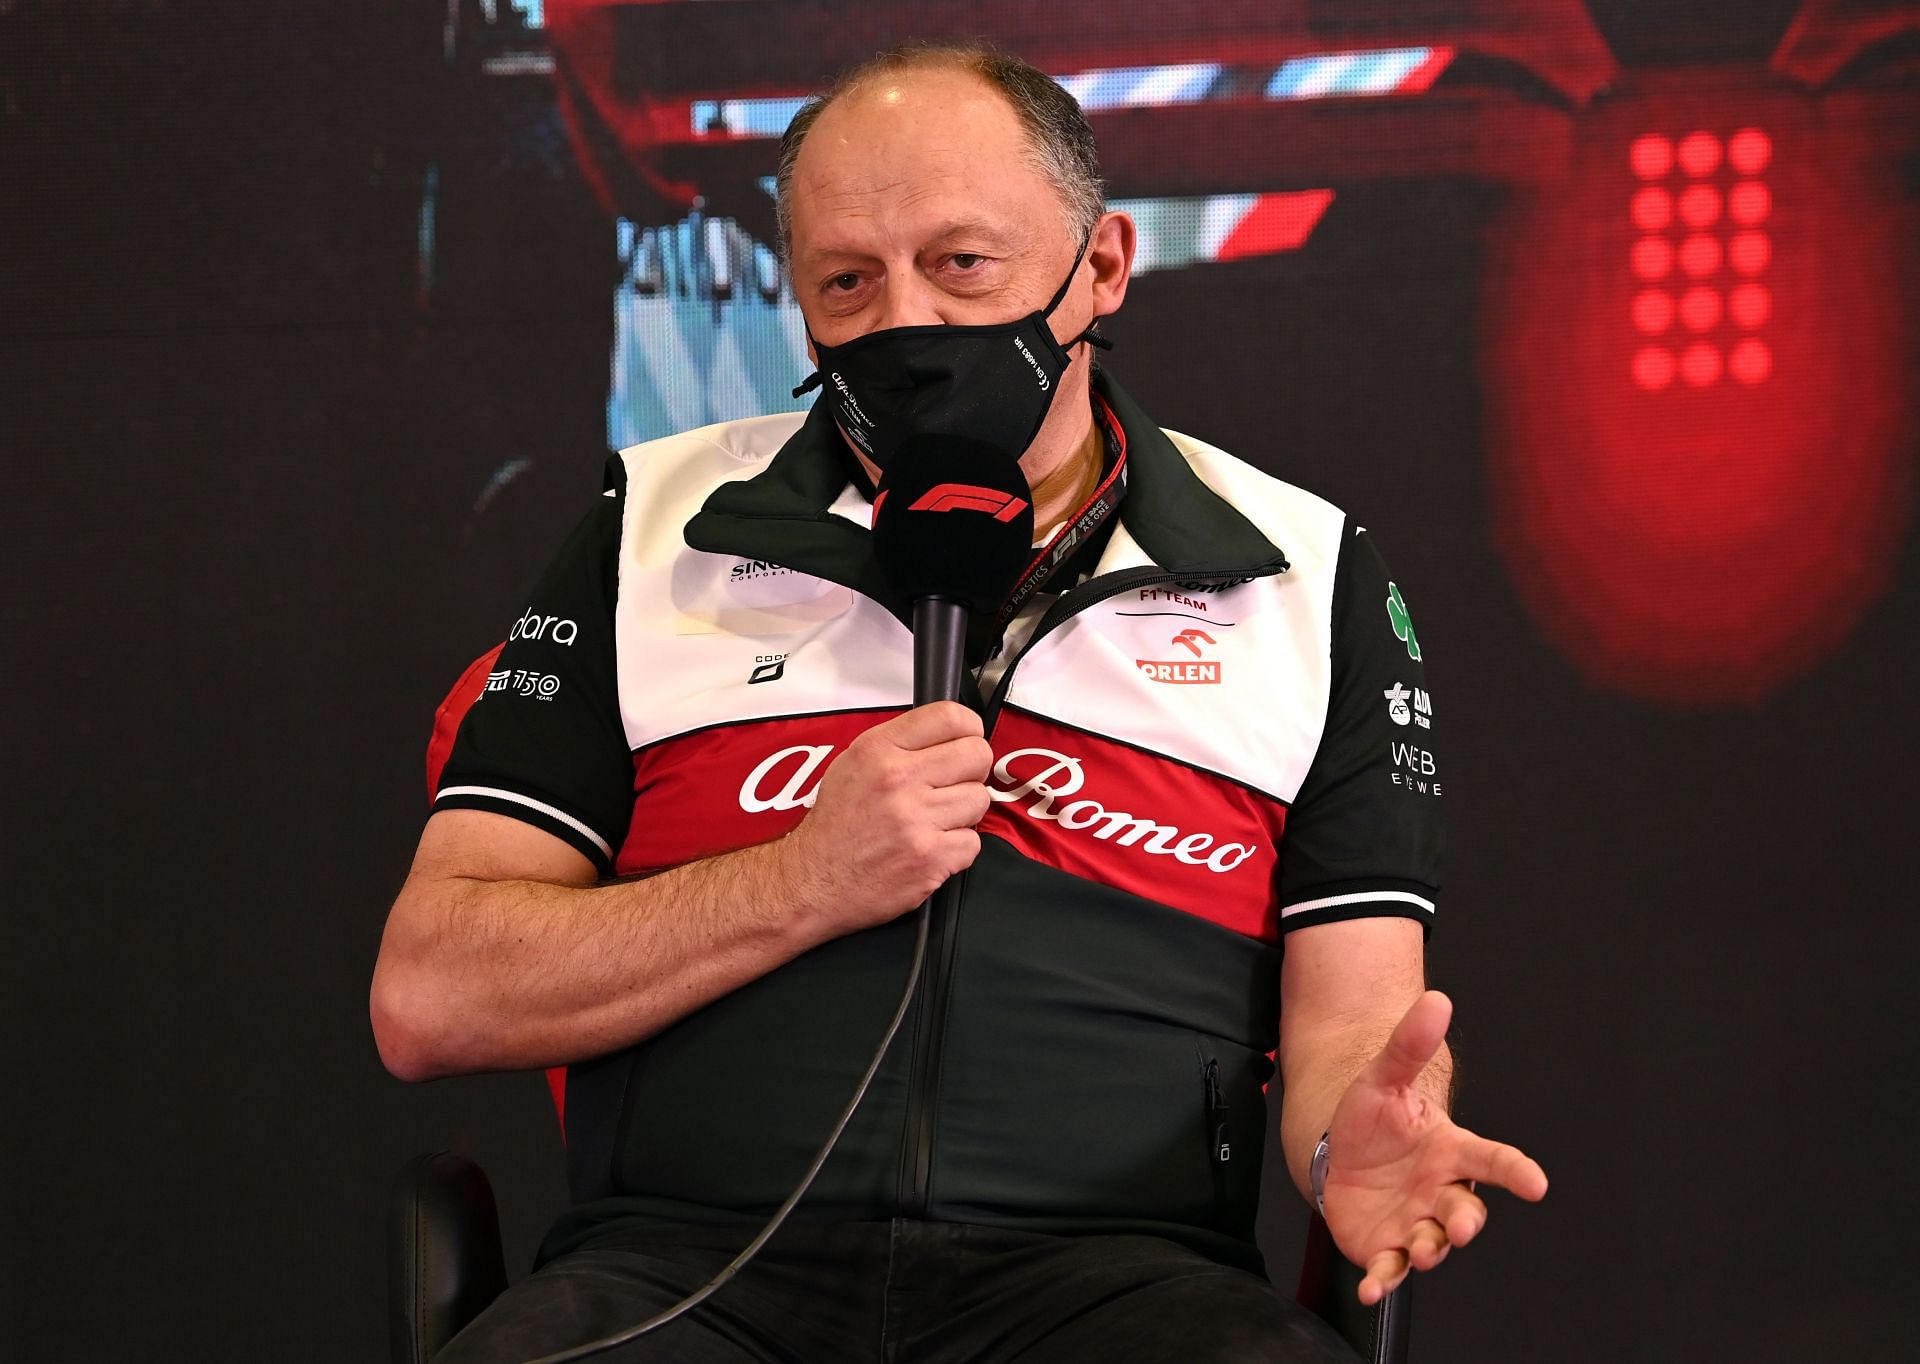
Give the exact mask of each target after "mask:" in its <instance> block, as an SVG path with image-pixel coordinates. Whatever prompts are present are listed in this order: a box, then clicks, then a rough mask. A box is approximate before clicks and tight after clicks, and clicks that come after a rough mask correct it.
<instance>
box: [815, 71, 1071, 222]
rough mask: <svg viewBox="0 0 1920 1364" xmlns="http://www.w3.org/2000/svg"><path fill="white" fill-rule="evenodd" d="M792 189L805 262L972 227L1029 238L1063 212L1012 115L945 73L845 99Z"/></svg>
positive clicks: (879, 82) (966, 79)
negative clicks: (950, 228)
mask: <svg viewBox="0 0 1920 1364" xmlns="http://www.w3.org/2000/svg"><path fill="white" fill-rule="evenodd" d="M790 192H791V195H792V199H791V205H790V207H791V211H792V222H793V246H794V252H795V254H796V255H806V254H817V253H820V252H826V251H834V250H871V249H875V248H876V246H877V245H878V244H880V243H881V242H882V241H883V240H884V241H885V242H887V243H890V244H894V245H898V244H900V241H901V240H903V239H906V238H912V237H916V236H924V235H926V234H931V233H937V232H939V231H941V230H943V229H944V228H946V227H948V226H951V225H952V224H953V223H956V222H962V221H964V222H970V223H976V224H981V225H986V226H996V225H997V226H998V227H999V228H1000V229H1001V230H1003V231H1004V232H1006V233H1008V234H1009V235H1018V236H1026V235H1031V234H1032V233H1034V232H1035V231H1037V230H1040V229H1042V228H1043V227H1044V226H1045V225H1046V224H1047V223H1049V222H1054V221H1057V220H1058V219H1059V214H1060V206H1059V198H1058V192H1057V191H1056V190H1055V189H1054V187H1053V186H1052V184H1051V183H1050V182H1049V181H1048V180H1047V179H1046V177H1045V176H1043V175H1042V174H1041V173H1040V172H1039V170H1038V169H1037V168H1036V167H1035V165H1034V164H1033V156H1032V152H1031V147H1030V144H1029V142H1028V139H1027V135H1026V130H1025V129H1024V128H1023V127H1022V125H1021V123H1020V118H1019V115H1018V114H1016V113H1015V112H1014V110H1013V106H1012V105H1010V104H1009V103H1008V102H1007V100H1006V98H1005V97H1004V96H1002V95H1001V94H1000V93H999V91H997V90H996V89H994V88H993V87H992V86H991V85H989V84H988V83H987V82H986V81H984V80H982V79H981V78H980V77H978V76H976V75H974V74H973V73H971V72H966V71H953V70H947V69H931V70H907V71H902V72H896V73H893V74H891V75H885V76H879V77H875V78H872V79H870V80H868V81H865V82H862V83H861V84H860V85H857V86H855V87H854V88H853V89H851V90H849V91H847V92H846V93H845V94H843V95H841V96H840V97H839V98H838V99H836V100H835V101H834V102H833V104H832V105H830V106H829V107H828V108H827V109H826V110H825V111H824V112H823V113H822V114H821V115H820V118H819V120H818V122H816V123H815V124H814V126H813V128H812V130H811V131H810V132H809V133H808V134H807V139H806V141H805V142H804V143H802V144H801V147H800V154H799V156H798V158H797V159H796V160H795V162H794V173H793V183H792V187H791V191H790Z"/></svg>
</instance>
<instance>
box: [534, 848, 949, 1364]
mask: <svg viewBox="0 0 1920 1364" xmlns="http://www.w3.org/2000/svg"><path fill="white" fill-rule="evenodd" d="M956 879H957V878H956ZM953 884H956V881H955V880H949V881H948V882H947V883H946V884H945V885H942V886H941V887H940V890H936V891H935V892H934V893H933V895H929V896H928V897H927V898H926V899H925V900H923V901H921V902H920V909H919V912H918V916H917V917H918V919H919V924H918V927H917V928H916V930H915V932H914V938H913V962H912V964H911V965H909V966H908V968H907V988H906V989H905V990H903V991H902V992H901V994H900V1004H899V1006H898V1007H897V1008H895V1009H894V1011H893V1021H892V1022H890V1023H888V1024H887V1031H886V1033H885V1035H884V1036H882V1037H881V1039H880V1045H879V1046H878V1047H876V1048H875V1049H874V1052H873V1059H872V1060H871V1061H869V1062H867V1073H866V1074H864V1075H862V1076H861V1077H860V1084H859V1087H858V1088H856V1089H855V1090H854V1091H853V1097H852V1098H851V1099H849V1100H848V1101H847V1106H846V1108H845V1109H843V1110H842V1111H841V1113H840V1119H839V1121H838V1122H836V1123H834V1125H833V1131H832V1132H830V1133H828V1134H827V1141H826V1144H825V1145H824V1146H822V1147H821V1148H820V1152H819V1154H818V1155H816V1156H814V1158H813V1164H811V1165H810V1166H808V1167H807V1173H806V1175H805V1176H804V1177H802V1179H801V1180H800V1183H799V1184H798V1185H797V1186H796V1187H795V1188H794V1191H793V1192H792V1193H790V1194H788V1195H787V1201H786V1202H784V1203H782V1204H781V1205H780V1207H779V1208H778V1209H777V1210H776V1211H775V1212H774V1214H773V1216H772V1217H771V1218H769V1219H768V1220H767V1224H766V1225H765V1226H764V1227H762V1228H760V1234H759V1235H757V1236H755V1237H754V1238H753V1239H752V1240H751V1241H749V1242H747V1246H746V1249H744V1250H742V1251H741V1252H740V1253H739V1254H738V1255H736V1256H734V1257H733V1259H732V1261H731V1262H729V1263H728V1264H727V1266H726V1267H725V1268H724V1269H722V1270H721V1271H720V1272H719V1273H718V1274H716V1275H714V1276H713V1278H711V1279H710V1280H708V1281H707V1283H706V1285H705V1286H704V1287H702V1288H698V1289H696V1290H694V1291H693V1292H692V1293H689V1294H688V1295H687V1296H686V1297H684V1298H682V1299H681V1300H680V1301H679V1302H677V1303H675V1304H674V1305H673V1306H672V1307H669V1308H667V1309H666V1310H665V1311H664V1312H660V1313H658V1314H657V1315H655V1316H651V1317H648V1318H647V1319H646V1320H645V1321H643V1322H640V1323H639V1324H637V1325H634V1326H629V1327H627V1328H626V1329H625V1330H624V1331H620V1332H617V1333H615V1334H614V1335H610V1336H602V1337H601V1338H600V1339H599V1340H590V1341H588V1342H587V1343H586V1344H584V1345H575V1346H571V1347H569V1348H568V1349H565V1350H556V1351H555V1352H554V1353H552V1354H547V1355H541V1356H540V1357H539V1358H538V1359H530V1360H528V1361H527V1364H569V1362H570V1361H572V1360H576V1359H586V1358H589V1357H590V1356H593V1355H597V1354H600V1353H601V1352H602V1351H605V1350H611V1349H613V1348H614V1347H615V1346H616V1345H625V1344H626V1343H627V1342H628V1341H630V1340H638V1339H639V1338H640V1337H641V1336H644V1335H646V1334H647V1333H648V1332H649V1331H652V1330H654V1329H656V1328H657V1327H661V1326H665V1325H666V1324H667V1323H668V1322H670V1321H672V1320H673V1319H674V1318H675V1317H678V1316H682V1315H684V1314H685V1313H687V1312H690V1311H692V1310H693V1309H694V1308H695V1307H696V1306H698V1305H699V1304H700V1303H703V1302H705V1301H706V1300H707V1299H708V1298H710V1297H712V1296H713V1295H714V1294H715V1293H716V1292H718V1291H719V1290H720V1287H721V1285H722V1284H724V1283H726V1282H727V1280H729V1279H731V1278H732V1277H733V1276H734V1275H735V1274H738V1273H739V1272H740V1271H741V1270H742V1269H743V1268H745V1267H746V1264H747V1262H748V1261H749V1260H751V1259H752V1258H753V1257H754V1256H755V1255H758V1254H759V1253H760V1248H761V1247H762V1246H764V1245H766V1243H767V1242H768V1241H770V1240H771V1239H773V1234H774V1233H775V1232H776V1231H778V1230H780V1224H781V1223H782V1222H785V1221H786V1220H787V1214H788V1213H790V1212H792V1211H793V1209H794V1206H795V1205H796V1204H798V1203H799V1201H800V1200H801V1199H802V1198H803V1197H805V1195H806V1192H807V1190H808V1189H809V1188H810V1187H811V1186H812V1184H813V1180H814V1176H816V1175H818V1174H819V1173H820V1169H821V1167H822V1166H824V1165H825V1164H826V1163H827V1157H828V1156H830V1155H832V1154H833V1148H834V1147H835V1146H836V1145H837V1144H838V1143H839V1141H840V1134H841V1133H842V1132H844V1131H846V1130H847V1124H848V1123H849V1122H851V1121H852V1120H853V1111H854V1110H855V1109H856V1108H858V1107H859V1106H860V1101H861V1100H862V1099H864V1098H866V1096H867V1086H868V1085H870V1084H872V1083H873V1077H874V1076H875V1075H876V1074H878V1073H879V1071H880V1062H881V1061H882V1060H883V1059H885V1057H886V1054H887V1048H888V1047H890V1046H892V1045H893V1038H894V1034H896V1033H898V1032H899V1031H900V1022H901V1020H902V1019H904V1018H905V1017H906V1016H907V1009H908V1007H909V1006H910V1005H911V1004H912V1003H913V996H914V991H915V990H917V989H918V988H919V985H920V971H921V968H922V966H923V965H924V964H925V962H926V959H927V925H928V923H929V922H930V921H931V920H932V917H933V900H934V896H935V895H938V894H940V891H942V890H945V889H946V887H947V886H949V885H953Z"/></svg>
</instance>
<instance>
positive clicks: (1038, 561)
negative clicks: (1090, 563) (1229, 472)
mask: <svg viewBox="0 0 1920 1364" xmlns="http://www.w3.org/2000/svg"><path fill="white" fill-rule="evenodd" d="M1093 401H1094V403H1095V405H1096V406H1095V411H1094V420H1095V421H1096V422H1098V423H1099V424H1100V429H1101V433H1102V437H1103V440H1104V441H1105V442H1106V443H1108V445H1109V448H1110V449H1111V450H1112V451H1113V455H1114V459H1113V467H1112V468H1111V469H1109V470H1107V472H1106V475H1105V477H1103V478H1102V479H1101V480H1100V484H1099V486H1098V487H1096V488H1095V489H1094V490H1093V494H1092V496H1090V497H1089V498H1088V499H1087V500H1086V502H1085V503H1083V504H1082V505H1081V507H1080V510H1079V511H1077V512H1075V513H1074V514H1073V515H1072V516H1070V517H1068V518H1067V519H1066V521H1064V522H1063V523H1062V524H1061V526H1060V529H1059V530H1057V531H1055V532H1054V533H1053V537H1052V538H1051V539H1050V540H1048V541H1047V543H1046V544H1044V545H1042V546H1041V547H1040V549H1039V552H1038V553H1036V554H1035V555H1034V556H1033V562H1032V563H1030V564H1028V565H1027V570H1026V572H1024V573H1022V574H1021V575H1020V580H1019V582H1017V583H1016V584H1015V585H1014V589H1013V593H1012V595H1011V596H1009V597H1008V598H1007V602H1006V605H1004V606H1002V607H1001V608H1000V628H1001V629H1003V630H1004V629H1005V628H1006V627H1007V624H1008V622H1010V621H1011V620H1012V619H1013V618H1014V617H1015V616H1017V615H1019V614H1020V609H1021V608H1022V607H1024V606H1025V605H1026V604H1027V603H1028V602H1029V601H1032V600H1033V596H1034V593H1036V592H1038V591H1039V590H1040V589H1041V588H1043V587H1045V586H1046V585H1047V584H1048V583H1050V582H1051V581H1052V580H1053V578H1054V577H1055V576H1056V575H1057V574H1058V573H1059V572H1060V570H1061V569H1062V568H1063V567H1065V565H1066V563H1067V560H1069V559H1071V558H1072V557H1073V552H1074V550H1075V549H1077V548H1079V547H1080V546H1081V545H1082V544H1084V543H1085V542H1086V541H1088V540H1090V539H1091V538H1092V537H1093V535H1094V532H1096V531H1098V530H1099V529H1100V527H1101V526H1103V525H1105V524H1106V522H1107V520H1108V519H1109V518H1110V517H1111V516H1112V515H1113V514H1114V512H1116V511H1118V510H1119V508H1120V499H1121V498H1122V497H1124V496H1126V492H1127V433H1126V432H1125V431H1124V430H1122V429H1121V427H1120V423H1119V422H1118V421H1117V420H1115V419H1114V415H1113V409H1112V408H1110V407H1108V406H1107V404H1106V400H1105V399H1104V398H1102V397H1101V396H1100V395H1099V394H1097V393H1096V394H1094V395H1093Z"/></svg>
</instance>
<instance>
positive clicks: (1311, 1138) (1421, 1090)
mask: <svg viewBox="0 0 1920 1364" xmlns="http://www.w3.org/2000/svg"><path fill="white" fill-rule="evenodd" d="M1397 1021H1398V1015H1397V1014H1396V1015H1395V1016H1393V1017H1390V1018H1382V1019H1379V1020H1373V1021H1370V1022H1368V1023H1364V1024H1355V1025H1351V1026H1349V1027H1347V1028H1344V1029H1340V1030H1326V1031H1323V1032H1319V1033H1317V1034H1315V1036H1314V1037H1313V1039H1312V1040H1311V1041H1299V1040H1294V1039H1283V1047H1282V1051H1283V1054H1284V1060H1283V1070H1284V1080H1283V1084H1284V1088H1283V1090H1282V1095H1281V1104H1280V1141H1281V1147H1282V1149H1283V1150H1284V1151H1285V1152H1286V1157H1287V1173H1288V1174H1290V1175H1291V1176H1292V1177H1293V1184H1294V1187H1295V1188H1297V1189H1299V1190H1300V1193H1301V1196H1302V1197H1304V1198H1305V1199H1306V1200H1307V1201H1308V1202H1309V1203H1311V1202H1312V1201H1313V1192H1312V1189H1313V1186H1312V1177H1311V1176H1312V1165H1313V1150H1314V1147H1316V1146H1318V1145H1319V1144H1320V1137H1321V1134H1322V1133H1324V1132H1325V1131H1326V1130H1327V1129H1328V1127H1330V1126H1331V1125H1332V1123H1333V1110H1334V1109H1335V1108H1336V1107H1338V1106H1339V1103H1340V1099H1341V1096H1342V1095H1344V1094H1345V1093H1346V1092H1347V1088H1348V1086H1350V1085H1351V1084H1352V1083H1353V1082H1354V1079H1355V1078H1356V1077H1357V1076H1358V1075H1359V1074H1360V1072H1361V1071H1362V1070H1364V1069H1366V1067H1367V1065H1368V1063H1370V1062H1371V1061H1372V1060H1373V1058H1374V1057H1375V1056H1377V1055H1378V1054H1379V1053H1380V1049H1381V1048H1382V1047H1383V1046H1385V1045H1386V1041H1387V1038H1388V1037H1389V1036H1391V1035H1392V1033H1393V1027H1394V1024H1395V1023H1396V1022H1397ZM1288 1041H1291V1043H1292V1044H1291V1045H1290V1046H1289V1045H1286V1043H1287V1042H1288ZM1414 1092H1415V1094H1416V1095H1417V1096H1418V1098H1420V1099H1422V1100H1424V1101H1426V1102H1427V1103H1431V1104H1435V1105H1437V1106H1439V1107H1440V1108H1441V1109H1442V1110H1443V1111H1451V1109H1452V1105H1453V1053H1452V1052H1451V1051H1450V1050H1449V1049H1448V1047H1447V1045H1446V1043H1444V1042H1442V1043H1441V1044H1440V1049H1439V1050H1438V1051H1437V1052H1436V1053H1435V1054H1434V1057H1433V1060H1432V1061H1430V1062H1429V1063H1428V1064H1427V1067H1426V1068H1425V1069H1424V1070H1422V1071H1421V1072H1420V1077H1419V1079H1418V1080H1417V1081H1416V1082H1415V1085H1414Z"/></svg>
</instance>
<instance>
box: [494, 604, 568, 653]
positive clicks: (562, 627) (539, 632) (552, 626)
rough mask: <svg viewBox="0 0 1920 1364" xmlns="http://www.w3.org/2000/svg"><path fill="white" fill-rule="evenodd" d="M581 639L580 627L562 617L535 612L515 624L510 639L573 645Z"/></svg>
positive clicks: (530, 612) (508, 636)
mask: <svg viewBox="0 0 1920 1364" xmlns="http://www.w3.org/2000/svg"><path fill="white" fill-rule="evenodd" d="M579 637H580V627H579V626H578V625H575V624H574V623H573V622H572V621H570V620H566V619H563V618H562V617H560V616H542V615H538V614H536V613H535V612H533V611H528V612H527V614H526V615H524V616H522V617H520V619H519V620H517V621H515V622H514V625H513V630H512V632H511V633H509V634H508V635H507V638H508V639H549V640H552V641H553V642H554V643H555V644H569V645H570V644H572V643H573V642H574V640H576V639H578V638H579Z"/></svg>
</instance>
